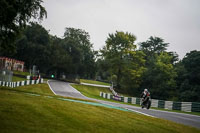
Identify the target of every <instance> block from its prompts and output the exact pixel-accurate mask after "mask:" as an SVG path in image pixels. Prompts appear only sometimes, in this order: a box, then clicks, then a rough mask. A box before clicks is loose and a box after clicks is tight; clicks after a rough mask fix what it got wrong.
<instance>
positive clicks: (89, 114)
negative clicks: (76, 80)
mask: <svg viewBox="0 0 200 133" xmlns="http://www.w3.org/2000/svg"><path fill="white" fill-rule="evenodd" d="M0 129H1V130H0V131H1V132H15V133H17V132H19V133H22V132H42V133H45V132H46V133H51V132H52V133H55V132H58V133H59V132H62V133H63V132H72V133H77V132H80V133H84V132H91V133H94V132H96V133H110V132H115V133H128V132H130V133H145V132H147V131H148V132H149V133H155V132H161V133H182V132H185V133H198V132H200V130H198V129H196V128H192V127H188V126H184V125H180V124H177V123H173V122H170V121H167V120H162V119H157V118H151V117H147V116H143V115H139V114H136V113H131V112H125V111H120V110H115V109H109V108H104V107H97V106H91V105H86V104H81V103H74V102H68V101H61V100H57V99H54V98H46V97H44V96H30V95H26V94H24V93H20V92H14V91H10V90H6V89H0Z"/></svg>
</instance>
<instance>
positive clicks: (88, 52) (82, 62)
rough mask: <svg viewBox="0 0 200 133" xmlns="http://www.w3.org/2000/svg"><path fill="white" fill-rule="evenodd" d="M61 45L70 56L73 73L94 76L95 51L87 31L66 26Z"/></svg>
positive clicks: (87, 76)
mask: <svg viewBox="0 0 200 133" xmlns="http://www.w3.org/2000/svg"><path fill="white" fill-rule="evenodd" d="M63 45H64V47H65V49H66V50H67V51H69V54H70V55H71V57H72V60H73V64H74V71H73V72H74V73H75V74H79V75H80V76H81V77H83V78H93V77H94V76H95V72H96V67H95V51H94V50H93V46H92V44H91V42H90V36H89V34H88V32H86V31H84V30H81V29H75V28H66V29H65V33H64V40H63Z"/></svg>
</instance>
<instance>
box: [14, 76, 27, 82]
mask: <svg viewBox="0 0 200 133" xmlns="http://www.w3.org/2000/svg"><path fill="white" fill-rule="evenodd" d="M25 80H26V79H25V78H21V77H17V76H13V77H12V82H16V81H25Z"/></svg>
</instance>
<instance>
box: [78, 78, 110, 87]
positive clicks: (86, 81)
mask: <svg viewBox="0 0 200 133" xmlns="http://www.w3.org/2000/svg"><path fill="white" fill-rule="evenodd" d="M80 82H82V83H89V84H97V85H108V86H109V85H110V84H109V83H105V82H100V81H95V80H87V79H80Z"/></svg>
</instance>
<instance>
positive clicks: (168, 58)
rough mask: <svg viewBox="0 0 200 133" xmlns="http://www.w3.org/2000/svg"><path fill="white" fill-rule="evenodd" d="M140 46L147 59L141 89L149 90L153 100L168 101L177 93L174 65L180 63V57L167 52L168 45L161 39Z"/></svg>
mask: <svg viewBox="0 0 200 133" xmlns="http://www.w3.org/2000/svg"><path fill="white" fill-rule="evenodd" d="M139 45H140V50H141V51H143V52H144V53H145V59H146V64H145V67H146V71H145V73H144V75H143V78H142V84H141V86H140V87H141V88H149V89H150V91H151V92H152V97H153V98H159V99H168V98H169V96H170V95H172V94H174V92H175V91H176V90H175V88H176V82H175V78H176V76H177V74H176V71H175V69H174V64H175V62H177V61H178V55H177V54H176V53H174V52H166V50H167V46H168V43H165V42H164V40H163V39H162V38H159V37H150V38H149V40H147V41H146V42H142V43H140V44H139Z"/></svg>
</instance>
